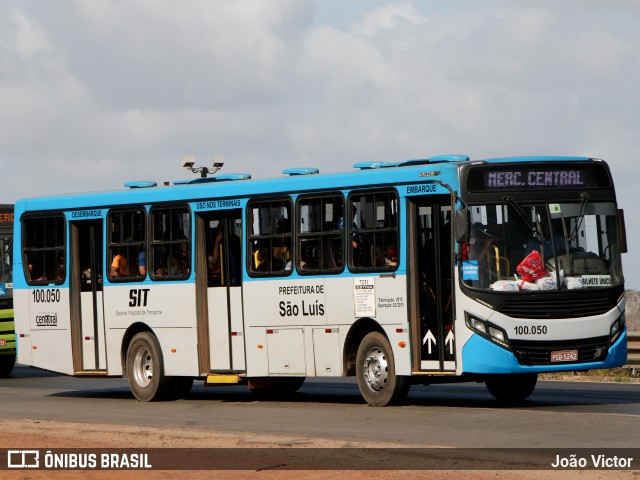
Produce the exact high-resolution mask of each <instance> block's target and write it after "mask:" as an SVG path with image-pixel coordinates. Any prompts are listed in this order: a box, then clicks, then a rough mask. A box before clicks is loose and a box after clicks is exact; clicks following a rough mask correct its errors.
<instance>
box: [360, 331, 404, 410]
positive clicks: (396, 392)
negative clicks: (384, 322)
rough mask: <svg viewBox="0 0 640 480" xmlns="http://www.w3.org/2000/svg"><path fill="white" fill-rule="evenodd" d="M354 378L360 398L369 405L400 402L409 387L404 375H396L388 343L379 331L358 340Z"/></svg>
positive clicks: (376, 405)
mask: <svg viewBox="0 0 640 480" xmlns="http://www.w3.org/2000/svg"><path fill="white" fill-rule="evenodd" d="M356 377H357V379H358V387H359V389H360V393H361V394H362V397H363V398H364V399H365V401H366V402H367V403H368V404H369V405H371V406H372V407H385V406H387V405H394V404H398V403H401V402H402V401H404V399H405V398H406V397H407V394H408V393H409V388H410V387H411V382H410V381H409V378H408V377H404V376H401V375H396V367H395V361H394V358H393V351H392V350H391V345H390V344H389V341H388V340H387V338H386V337H385V336H384V335H383V334H381V333H379V332H371V333H369V334H367V335H366V336H365V337H364V338H363V339H362V342H361V343H360V346H359V347H358V354H357V356H356Z"/></svg>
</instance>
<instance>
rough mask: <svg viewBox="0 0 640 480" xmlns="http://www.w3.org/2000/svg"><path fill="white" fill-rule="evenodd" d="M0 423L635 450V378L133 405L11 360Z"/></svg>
mask: <svg viewBox="0 0 640 480" xmlns="http://www.w3.org/2000/svg"><path fill="white" fill-rule="evenodd" d="M0 399H1V404H2V408H1V409H0V421H1V420H2V419H3V418H4V419H20V418H29V419H36V420H57V421H72V422H86V423H104V424H117V425H122V424H125V425H142V426H156V427H163V426H170V427H172V428H179V429H180V428H182V429H198V430H201V429H207V430H211V431H214V430H218V431H234V432H251V433H265V434H284V435H300V436H313V437H322V438H328V439H339V440H353V441H375V442H394V443H398V444H403V445H407V446H449V447H495V448H505V447H511V448H541V447H546V448H568V447H570V448H637V447H640V440H639V439H638V432H640V384H607V383H583V382H549V381H547V382H539V383H538V386H537V387H536V390H535V391H534V393H533V395H532V396H531V397H530V398H529V400H527V401H526V402H524V403H523V404H522V405H520V406H518V407H511V408H506V407H502V406H500V405H499V404H498V403H497V402H496V401H495V400H493V397H491V395H490V394H489V393H488V392H487V390H486V388H485V387H484V385H482V384H456V385H439V386H433V385H432V386H427V387H423V386H416V387H413V388H412V390H411V393H410V394H409V398H408V401H407V403H406V405H404V406H399V407H386V408H374V407H369V406H368V405H366V404H365V403H364V402H363V400H362V399H361V397H360V395H359V393H358V389H357V386H356V384H355V382H354V380H353V379H334V380H329V381H327V380H322V381H319V380H315V379H308V380H307V382H306V383H305V385H304V386H303V387H302V388H301V389H300V390H299V391H298V392H297V393H295V394H293V395H291V396H289V397H287V398H286V399H280V400H260V399H258V398H256V397H255V396H254V395H253V394H251V393H250V392H249V391H248V390H247V389H246V387H243V386H230V387H211V388H205V387H203V385H202V382H196V383H195V384H194V387H193V389H192V391H191V394H190V395H189V396H188V397H187V398H186V399H184V400H179V401H173V402H160V403H140V402H137V401H136V400H135V399H134V398H133V396H132V394H131V393H130V392H129V388H128V385H127V382H126V380H124V379H118V378H110V379H104V378H102V379H93V378H73V377H67V376H63V375H58V374H53V373H50V372H45V371H42V370H38V369H33V368H29V367H24V366H21V365H18V366H16V369H15V370H14V372H13V375H12V376H11V377H10V378H8V379H2V380H0Z"/></svg>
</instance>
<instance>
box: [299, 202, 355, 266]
mask: <svg viewBox="0 0 640 480" xmlns="http://www.w3.org/2000/svg"><path fill="white" fill-rule="evenodd" d="M297 213H298V215H297V231H296V233H297V239H298V244H297V245H298V253H299V256H298V259H297V268H298V271H300V272H301V273H303V274H319V273H323V274H325V273H339V272H340V271H341V270H342V267H343V260H342V243H343V242H344V235H345V232H344V198H343V197H342V194H340V193H334V194H325V195H322V196H317V195H316V196H305V197H301V198H300V199H299V200H298V204H297Z"/></svg>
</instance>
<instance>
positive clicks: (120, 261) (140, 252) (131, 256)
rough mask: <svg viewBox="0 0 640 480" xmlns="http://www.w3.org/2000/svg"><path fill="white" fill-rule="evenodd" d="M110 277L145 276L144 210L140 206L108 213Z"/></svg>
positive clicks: (129, 277) (117, 278)
mask: <svg viewBox="0 0 640 480" xmlns="http://www.w3.org/2000/svg"><path fill="white" fill-rule="evenodd" d="M107 224H108V225H109V229H110V231H109V235H108V242H109V244H108V248H107V252H108V257H107V261H108V262H109V263H108V265H109V270H108V275H109V279H110V280H118V281H121V280H141V279H142V278H144V276H145V275H146V270H147V269H146V250H145V244H146V229H145V225H146V212H145V210H144V208H142V207H139V208H135V209H127V210H112V211H110V212H109V215H108V219H107Z"/></svg>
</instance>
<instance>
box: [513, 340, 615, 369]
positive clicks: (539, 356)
mask: <svg viewBox="0 0 640 480" xmlns="http://www.w3.org/2000/svg"><path fill="white" fill-rule="evenodd" d="M510 343H511V348H512V349H513V353H514V355H515V356H516V358H517V359H518V363H520V365H563V363H559V362H558V363H551V352H554V351H559V350H578V361H577V362H573V363H585V362H596V361H597V362H601V361H603V360H605V359H606V358H607V354H608V351H609V350H608V349H609V337H595V338H586V339H582V340H562V341H559V342H530V341H528V340H511V341H510Z"/></svg>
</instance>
